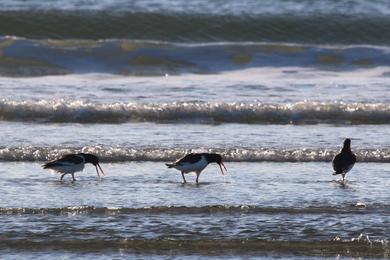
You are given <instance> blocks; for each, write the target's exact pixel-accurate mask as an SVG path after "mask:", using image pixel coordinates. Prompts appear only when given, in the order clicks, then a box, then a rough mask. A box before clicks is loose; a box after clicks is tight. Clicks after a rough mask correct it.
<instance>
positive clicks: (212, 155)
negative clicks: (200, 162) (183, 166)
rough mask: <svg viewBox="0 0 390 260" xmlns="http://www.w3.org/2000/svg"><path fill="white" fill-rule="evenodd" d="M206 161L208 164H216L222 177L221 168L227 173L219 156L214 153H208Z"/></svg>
mask: <svg viewBox="0 0 390 260" xmlns="http://www.w3.org/2000/svg"><path fill="white" fill-rule="evenodd" d="M206 159H207V161H208V163H214V162H215V163H217V164H218V165H219V168H220V169H221V173H222V175H224V172H223V169H222V166H223V168H224V169H225V171H227V169H226V167H225V165H224V164H223V160H222V156H221V155H219V154H216V153H208V154H206Z"/></svg>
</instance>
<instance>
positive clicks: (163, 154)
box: [0, 146, 390, 162]
mask: <svg viewBox="0 0 390 260" xmlns="http://www.w3.org/2000/svg"><path fill="white" fill-rule="evenodd" d="M75 152H84V153H93V154H96V155H97V156H99V157H100V158H101V160H102V161H104V162H126V161H158V162H167V161H172V160H175V159H177V158H179V157H181V156H183V155H185V154H187V153H190V152H216V153H220V154H222V155H223V157H224V160H225V161H231V162H264V161H270V162H329V161H331V160H332V158H333V156H334V155H335V154H336V152H338V151H336V150H329V149H267V148H261V149H244V148H230V149H203V148H200V149H193V150H191V149H169V148H166V149H163V148H139V149H133V148H119V147H101V146H96V147H82V148H66V149H62V148H54V147H32V146H26V147H13V148H0V160H1V161H48V160H52V159H56V158H58V157H60V156H62V155H64V154H67V153H75ZM354 152H355V153H356V155H357V158H358V161H360V162H390V149H362V150H356V151H354Z"/></svg>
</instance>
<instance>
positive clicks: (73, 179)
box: [72, 173, 76, 182]
mask: <svg viewBox="0 0 390 260" xmlns="http://www.w3.org/2000/svg"><path fill="white" fill-rule="evenodd" d="M75 180H76V179H75V178H74V173H72V182H74V181H75Z"/></svg>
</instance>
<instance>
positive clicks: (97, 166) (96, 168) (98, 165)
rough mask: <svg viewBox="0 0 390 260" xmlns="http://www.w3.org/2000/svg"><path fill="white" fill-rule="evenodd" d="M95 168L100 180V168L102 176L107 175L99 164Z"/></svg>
mask: <svg viewBox="0 0 390 260" xmlns="http://www.w3.org/2000/svg"><path fill="white" fill-rule="evenodd" d="M95 167H96V173H97V175H98V177H99V178H100V174H99V170H98V167H99V169H100V171H101V172H102V174H103V175H105V174H104V171H103V169H102V167H100V165H99V164H96V165H95Z"/></svg>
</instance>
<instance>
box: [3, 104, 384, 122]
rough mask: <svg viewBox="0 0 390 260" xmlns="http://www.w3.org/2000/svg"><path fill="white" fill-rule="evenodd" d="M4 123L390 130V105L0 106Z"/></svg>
mask: <svg viewBox="0 0 390 260" xmlns="http://www.w3.org/2000/svg"><path fill="white" fill-rule="evenodd" d="M0 120H5V121H27V122H42V123H51V122H60V123H125V122H134V121H135V122H161V123H185V122H191V123H206V124H208V123H211V124H215V123H250V124H271V123H272V124H318V123H329V124H389V123H390V104H385V103H376V104H367V103H340V102H334V103H324V102H298V103H291V104H266V103H212V102H173V103H162V104H158V103H140V104H137V103H111V104H95V103H86V102H83V101H67V100H41V101H12V100H5V99H3V100H0Z"/></svg>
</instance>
